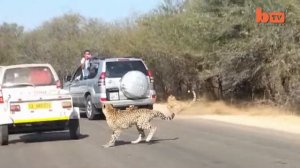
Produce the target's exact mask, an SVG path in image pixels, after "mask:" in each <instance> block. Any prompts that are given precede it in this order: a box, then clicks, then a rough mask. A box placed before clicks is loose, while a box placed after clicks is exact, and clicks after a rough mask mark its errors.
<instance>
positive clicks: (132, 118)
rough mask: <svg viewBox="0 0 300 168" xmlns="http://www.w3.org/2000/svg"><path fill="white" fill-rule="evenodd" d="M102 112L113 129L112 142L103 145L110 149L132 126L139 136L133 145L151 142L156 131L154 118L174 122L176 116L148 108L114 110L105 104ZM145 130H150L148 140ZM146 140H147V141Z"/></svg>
mask: <svg viewBox="0 0 300 168" xmlns="http://www.w3.org/2000/svg"><path fill="white" fill-rule="evenodd" d="M102 111H103V113H104V115H105V117H106V121H107V124H108V126H109V127H110V128H111V129H112V131H113V134H112V135H111V139H110V141H109V142H108V143H107V144H105V145H103V147H105V148H108V147H111V146H114V145H115V142H116V140H117V139H118V137H119V136H120V134H121V132H122V131H123V130H124V129H128V128H130V127H131V126H134V125H135V126H136V128H137V130H138V133H139V136H138V138H137V139H136V140H135V141H131V143H133V144H136V143H139V142H141V141H142V140H146V142H149V141H150V140H151V139H152V136H153V135H154V133H155V131H156V127H155V126H152V125H151V124H150V121H151V120H152V119H153V118H156V117H160V118H161V119H163V120H172V119H173V118H174V116H175V114H174V113H171V114H170V116H167V115H165V114H163V113H162V112H160V111H156V110H150V109H146V108H139V109H137V108H132V107H130V108H128V109H126V110H119V109H116V108H114V107H113V106H112V105H111V104H105V105H104V106H103V107H102ZM144 130H149V134H148V136H147V138H146V136H145V132H144ZM145 138H146V139H145Z"/></svg>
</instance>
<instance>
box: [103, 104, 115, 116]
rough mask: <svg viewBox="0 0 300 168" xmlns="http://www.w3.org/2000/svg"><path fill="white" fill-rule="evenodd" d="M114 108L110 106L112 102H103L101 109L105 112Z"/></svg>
mask: <svg viewBox="0 0 300 168" xmlns="http://www.w3.org/2000/svg"><path fill="white" fill-rule="evenodd" d="M113 110H114V107H113V106H112V104H109V103H105V104H103V105H102V111H103V113H104V114H105V113H107V112H111V111H113Z"/></svg>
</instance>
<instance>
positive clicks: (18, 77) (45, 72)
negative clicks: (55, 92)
mask: <svg viewBox="0 0 300 168" xmlns="http://www.w3.org/2000/svg"><path fill="white" fill-rule="evenodd" d="M18 84H32V85H34V86H45V85H55V81H54V77H53V74H52V72H51V70H50V69H49V68H48V67H25V68H12V69H7V70H6V71H5V74H4V79H3V86H4V87H9V86H15V85H18Z"/></svg>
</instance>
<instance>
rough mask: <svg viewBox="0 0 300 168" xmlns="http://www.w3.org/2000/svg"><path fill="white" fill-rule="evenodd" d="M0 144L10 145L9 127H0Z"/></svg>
mask: <svg viewBox="0 0 300 168" xmlns="http://www.w3.org/2000/svg"><path fill="white" fill-rule="evenodd" d="M0 144H1V145H8V125H0Z"/></svg>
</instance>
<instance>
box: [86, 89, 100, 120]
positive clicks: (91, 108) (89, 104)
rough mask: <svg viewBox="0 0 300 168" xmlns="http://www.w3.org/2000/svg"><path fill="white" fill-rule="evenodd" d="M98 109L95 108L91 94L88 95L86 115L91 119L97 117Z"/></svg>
mask: <svg viewBox="0 0 300 168" xmlns="http://www.w3.org/2000/svg"><path fill="white" fill-rule="evenodd" d="M96 111H97V109H96V108H95V106H94V105H93V103H92V98H91V95H88V96H87V97H86V117H87V118H88V119H89V120H94V119H96V114H95V113H96Z"/></svg>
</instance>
